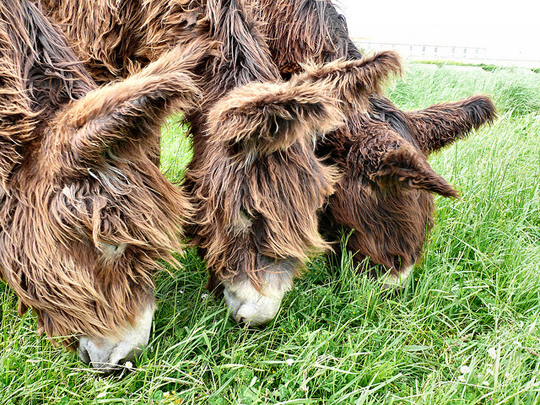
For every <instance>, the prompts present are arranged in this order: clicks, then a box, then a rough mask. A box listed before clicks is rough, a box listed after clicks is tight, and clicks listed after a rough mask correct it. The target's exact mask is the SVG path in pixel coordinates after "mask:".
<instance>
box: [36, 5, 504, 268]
mask: <svg viewBox="0 0 540 405" xmlns="http://www.w3.org/2000/svg"><path fill="white" fill-rule="evenodd" d="M45 1H46V3H47V4H48V9H50V10H52V13H53V14H54V18H55V20H56V21H60V22H61V21H64V22H69V23H71V22H72V20H73V18H71V17H70V16H73V15H75V14H77V15H79V16H85V15H86V14H88V10H89V9H93V10H94V9H95V10H98V12H97V15H102V16H103V14H104V13H106V11H105V8H104V7H106V6H110V7H112V8H114V12H112V13H110V12H109V14H110V15H113V16H114V18H115V21H116V22H115V23H114V24H109V25H108V28H107V30H108V31H107V30H105V31H103V33H107V32H114V33H115V34H114V35H104V36H103V37H101V38H99V36H97V35H96V34H95V27H94V26H93V25H92V24H91V21H90V22H89V21H88V19H87V18H86V19H85V20H81V19H79V20H77V24H75V25H76V27H73V28H67V30H68V35H70V36H71V38H72V39H73V40H78V41H80V42H79V45H80V47H79V52H80V53H81V55H83V56H84V57H85V58H88V60H89V61H90V63H91V64H94V63H96V64H97V65H99V64H100V63H101V68H103V67H105V69H106V70H107V71H108V72H109V74H110V75H111V76H115V75H117V74H118V72H122V69H123V71H124V72H129V71H130V70H129V69H126V68H123V66H124V65H130V64H131V65H133V66H136V65H138V64H142V63H143V62H141V61H142V60H143V59H141V55H145V56H144V58H147V59H152V58H155V57H156V55H157V54H159V52H160V51H161V50H163V49H166V48H167V47H169V46H171V44H173V43H181V44H185V43H188V42H189V41H191V40H192V39H193V38H194V37H195V36H199V37H201V38H206V39H208V38H213V39H217V40H220V41H222V43H223V46H222V49H221V56H220V57H219V58H216V59H215V60H214V61H213V62H211V63H210V64H208V65H207V66H206V68H204V69H201V71H200V74H201V77H202V81H203V82H204V83H205V106H204V107H203V108H202V109H201V111H200V112H197V113H196V114H192V115H189V116H188V121H189V122H190V123H191V124H192V133H193V134H194V151H195V158H194V160H193V162H192V163H191V165H190V172H189V173H188V187H189V190H190V191H191V193H192V195H194V196H196V200H197V201H198V203H197V205H198V206H199V207H200V208H199V212H200V213H202V212H205V211H206V212H207V213H206V214H204V215H202V216H199V218H198V221H197V222H198V223H199V224H209V223H210V222H211V219H210V218H211V217H214V218H215V217H219V215H221V214H220V213H219V212H218V211H216V209H218V210H219V209H221V208H222V207H223V201H221V200H219V198H218V200H216V201H215V202H211V198H210V194H211V193H214V192H216V191H215V190H213V189H212V187H216V185H219V184H220V183H215V182H216V181H217V179H219V181H220V182H232V183H225V185H224V184H221V185H219V187H223V188H225V187H226V185H227V186H231V187H232V189H234V190H247V189H248V188H247V187H245V186H242V187H240V186H232V184H236V183H238V184H239V183H242V182H249V181H252V180H253V179H251V180H250V179H249V177H247V178H245V179H243V180H242V177H241V176H253V178H257V176H260V174H259V172H260V173H263V170H264V173H266V171H267V170H269V169H271V168H272V166H268V165H269V163H267V162H257V163H256V164H255V167H258V168H259V169H258V170H259V172H257V173H249V172H245V173H242V174H241V175H240V174H239V173H241V171H240V169H236V170H234V171H232V173H234V174H235V175H236V176H239V177H237V178H236V180H233V179H232V177H231V175H228V174H225V173H226V172H227V170H231V169H230V165H227V162H230V160H231V159H232V158H231V156H238V150H236V149H235V148H238V147H239V145H242V147H247V144H248V143H249V144H250V145H251V148H252V150H253V148H255V149H257V148H260V150H259V151H260V152H262V151H266V152H271V151H273V150H275V149H274V148H278V149H279V148H281V149H283V148H285V147H289V148H292V147H293V146H294V145H295V143H294V139H296V137H297V136H299V135H298V134H296V132H295V133H294V134H293V132H291V131H288V132H285V134H287V136H288V138H281V139H279V140H278V139H277V138H272V142H271V143H265V142H264V137H259V138H257V141H256V142H251V140H252V139H253V135H252V134H247V133H246V131H241V130H240V129H238V131H239V132H238V133H235V132H234V131H233V128H234V127H236V128H238V125H240V123H241V121H237V122H234V121H228V124H227V125H231V127H229V128H223V127H221V129H219V128H218V129H216V130H214V132H212V134H216V135H215V136H216V137H217V138H219V139H222V138H223V137H224V136H225V137H228V138H227V142H228V145H227V148H225V147H224V146H223V145H222V147H221V148H219V147H216V146H209V144H208V142H207V141H208V139H209V138H206V137H205V136H203V135H202V134H203V133H205V131H206V126H205V125H206V124H205V123H206V120H207V112H208V111H209V110H210V108H211V107H212V106H213V105H214V103H215V102H216V100H218V99H220V98H221V97H223V95H224V94H225V93H226V92H227V91H228V90H230V89H232V88H234V87H236V86H239V85H243V84H246V83H249V82H251V81H271V82H272V81H276V77H277V76H278V75H281V76H282V77H283V78H285V79H288V80H289V79H290V80H291V82H293V83H297V84H298V83H303V82H304V81H305V83H310V82H313V81H317V80H319V79H318V78H317V77H316V75H314V74H313V73H312V69H319V70H318V72H319V74H322V75H324V76H325V77H326V79H325V80H326V82H327V84H328V85H329V86H330V85H332V86H334V91H331V92H330V95H331V96H332V97H334V98H338V99H340V100H342V102H343V104H342V111H343V112H344V113H345V114H346V116H347V125H346V127H345V128H342V129H340V130H338V131H336V132H333V133H330V134H328V135H327V136H325V137H322V138H318V141H317V154H318V155H319V156H320V157H321V158H326V159H327V160H326V162H327V163H330V164H332V165H336V166H337V167H338V168H339V172H340V173H341V180H339V183H338V184H337V186H336V192H335V194H334V195H333V196H332V197H331V198H330V199H329V200H328V205H327V210H326V213H325V215H323V221H322V226H321V229H322V230H323V231H324V233H325V234H326V235H334V236H332V237H331V240H332V241H333V240H335V235H336V234H337V230H338V229H339V228H341V227H344V228H345V229H356V231H357V233H362V232H364V233H365V235H364V236H362V237H359V239H360V240H362V241H363V242H362V243H359V242H358V243H357V242H354V240H355V238H357V237H356V236H353V237H351V241H350V243H349V248H350V250H352V251H357V250H359V251H360V252H361V254H360V256H362V255H364V256H369V257H371V260H372V262H373V263H376V264H384V265H385V266H386V267H387V268H394V269H396V268H399V267H400V266H397V264H396V263H397V262H399V263H400V264H401V265H403V264H407V265H408V264H412V263H414V261H415V260H416V259H417V258H418V257H419V256H420V252H421V250H422V245H423V243H424V240H425V235H426V221H427V222H428V223H430V221H431V213H432V210H433V208H432V197H431V196H430V195H429V194H428V193H429V192H437V193H441V194H443V195H447V196H448V195H454V194H455V192H453V191H452V189H451V187H450V186H449V185H448V184H447V183H446V182H445V181H444V180H443V179H442V178H440V176H437V175H436V174H435V173H434V172H433V171H432V170H431V168H430V167H429V165H428V163H427V162H426V159H425V156H424V155H423V154H422V153H421V152H424V153H425V154H427V153H429V152H430V151H432V150H435V149H437V148H440V147H442V146H444V145H446V144H448V143H449V142H452V141H453V140H454V139H456V138H459V137H461V136H464V135H465V134H466V133H467V132H468V131H470V130H471V129H472V128H476V127H478V126H479V125H481V124H482V123H484V122H489V121H490V120H492V119H493V117H494V108H493V105H492V104H491V102H490V101H489V100H487V99H485V98H482V99H471V100H469V101H467V102H465V103H468V104H467V105H465V104H463V103H461V104H460V102H458V103H457V104H446V105H442V106H435V107H432V108H430V109H427V110H425V111H421V112H417V113H402V112H400V111H398V110H397V109H395V108H392V109H391V113H389V112H388V111H386V110H385V108H383V107H381V106H382V105H388V103H389V102H388V100H385V99H383V98H380V97H379V98H377V99H373V98H372V99H370V98H369V97H368V96H369V95H370V94H371V93H375V94H380V91H381V87H382V85H383V81H384V80H383V79H384V78H385V77H387V74H388V72H389V71H391V72H394V73H397V74H399V73H400V65H399V63H396V61H395V56H394V55H393V54H391V53H389V54H386V56H382V55H379V56H377V57H376V58H375V59H373V60H370V59H364V60H363V61H361V60H360V58H361V54H360V52H359V51H358V49H356V47H355V46H354V44H353V43H352V41H351V40H350V38H349V35H348V31H347V26H346V22H345V19H344V18H343V16H340V15H339V13H337V11H336V9H335V7H334V6H333V4H332V2H331V1H330V0H242V1H229V2H220V1H217V0H212V1H208V2H207V1H203V0H200V1H188V0H185V1H179V2H178V1H170V0H147V1H143V2H142V3H141V4H142V7H140V8H139V9H137V11H136V12H135V13H134V14H129V15H127V14H120V13H119V12H118V11H117V10H120V9H122V8H123V7H126V6H125V5H124V4H123V2H120V3H118V4H120V6H118V5H116V4H114V5H112V4H109V3H110V1H108V0H93V1H92V2H75V3H74V2H72V1H71V0H45ZM141 1H142V0H141ZM133 3H135V2H133ZM53 4H54V7H53ZM79 18H82V17H79ZM161 19H163V22H161ZM135 21H144V22H143V23H141V25H138V24H139V23H136V22H135ZM124 24H125V25H129V26H130V27H132V28H130V29H132V30H134V31H133V32H136V35H129V36H125V34H123V31H122V28H120V26H121V25H124ZM66 26H67V25H66ZM89 30H91V31H93V33H92V34H89V33H88V31H89ZM145 35H146V37H145ZM111 38H114V41H112V43H111ZM138 38H145V39H142V40H139V39H138ZM127 40H129V41H130V44H132V45H133V46H134V48H135V49H136V50H133V51H132V52H131V53H130V52H127V51H126V52H123V51H122V52H123V53H122V52H120V56H115V52H112V53H111V52H109V53H108V56H107V58H105V57H103V58H99V57H96V55H100V53H101V52H103V50H108V49H125V48H126V45H122V46H120V45H119V44H121V43H123V42H126V41H127ZM125 58H128V59H129V61H130V62H129V64H126V63H119V62H118V61H121V60H123V59H125ZM101 59H103V60H105V59H106V60H105V62H103V61H102V60H101ZM343 60H348V62H344V61H343ZM323 62H329V64H328V65H327V66H328V68H329V69H334V72H337V73H336V74H329V73H328V72H327V73H324V69H323V68H320V65H321V63H323ZM372 62H375V63H372ZM334 63H337V64H341V65H340V66H341V67H340V69H336V68H335V66H334V67H332V64H334ZM347 63H350V65H349V66H348V67H347V65H346V64H347ZM362 63H367V64H371V65H372V66H373V67H374V70H373V72H372V73H376V74H371V75H369V74H367V76H365V77H363V78H360V77H359V76H358V75H357V73H358V72H356V73H355V69H359V68H361V64H362ZM377 63H379V64H380V65H379V67H377ZM313 66H316V67H315V68H314V67H313ZM381 66H386V68H385V69H380V67H381ZM302 72H304V73H302ZM348 72H350V73H354V74H353V75H352V76H350V77H352V78H353V80H349V79H348V77H349V76H348ZM364 72H366V73H367V72H368V71H367V70H365V69H364ZM377 72H384V73H383V75H380V74H377ZM296 73H299V75H298V76H293V74H296ZM120 74H125V73H120ZM351 84H352V85H351ZM238 94H239V95H240V94H243V95H246V96H247V94H246V93H238ZM249 97H252V99H250V100H249V102H250V103H257V100H255V99H256V97H255V96H253V95H250V96H249ZM376 100H379V101H376ZM233 102H234V103H236V102H237V101H233ZM366 110H368V111H369V114H368V115H365V114H363V113H362V112H365V111H366ZM474 110H476V113H471V111H474ZM225 111H229V110H227V109H226V110H225ZM270 116H271V114H270ZM405 116H406V117H408V118H407V119H405V118H404V117H405ZM426 117H427V118H429V120H427V121H426ZM259 118H261V119H264V118H263V117H262V116H260V117H259ZM216 119H220V120H221V119H222V117H221V115H219V114H217V115H216ZM249 119H250V121H252V120H254V119H255V118H254V115H252V116H251V117H250V118H249ZM268 123H271V121H268ZM261 124H263V123H261ZM432 124H433V125H432ZM435 124H436V125H435ZM219 125H222V124H219ZM249 128H250V127H248V129H249ZM269 129H270V126H269V125H266V127H265V130H266V131H268V130H269ZM216 131H217V132H216ZM249 131H251V129H249ZM310 131H311V130H307V128H306V133H310ZM267 133H269V132H267ZM198 134H199V135H198ZM411 134H412V135H411ZM291 136H292V138H290V137H291ZM239 139H242V142H237V141H238V140H239ZM222 140H223V139H222ZM226 150H227V152H225V151H226ZM219 153H222V154H223V155H220V154H219ZM288 153H293V152H290V151H289V150H287V154H288ZM293 154H294V153H293ZM228 155H230V156H228ZM248 155H249V156H251V161H253V156H254V154H253V153H251V154H247V153H244V155H243V156H244V157H245V156H248ZM258 156H260V155H258ZM221 159H223V161H222V162H221ZM287 159H288V160H290V159H289V158H287ZM303 159H308V160H311V161H313V162H318V161H317V159H316V158H315V157H311V156H310V157H309V158H307V157H306V156H304V157H303ZM233 161H236V159H233ZM309 165H310V164H308V166H307V167H309ZM283 167H286V165H285V166H283ZM315 167H317V168H319V169H317V171H318V172H319V173H322V172H323V171H324V169H323V166H321V165H320V162H319V163H317V164H316V166H315ZM201 168H204V170H203V169H201ZM272 170H274V172H273V173H275V172H276V171H275V169H272ZM289 170H290V169H289ZM204 171H208V172H207V173H206V174H204ZM208 173H215V174H219V175H220V176H218V177H217V178H216V179H213V180H204V179H205V178H206V177H207V176H208ZM221 175H222V176H221ZM314 177H315V178H318V177H320V176H319V175H315V176H314ZM324 177H325V176H323V178H324ZM293 178H296V177H294V176H293ZM298 181H300V177H298ZM196 183H198V184H199V186H195V184H196ZM203 183H206V184H207V185H205V186H203V185H202V184H203ZM277 184H278V183H276V186H277ZM285 184H287V185H289V182H285ZM359 184H360V185H361V186H358V185H359ZM197 187H199V189H197ZM201 190H206V191H201ZM328 190H330V189H329V188H328ZM295 192H296V191H295V190H290V192H289V193H288V194H287V195H289V196H292V195H295V194H294V193H295ZM308 194H309V193H308ZM325 194H326V192H324V193H323V195H325ZM235 197H240V194H236V195H235ZM220 198H221V197H220ZM231 198H232V197H231ZM281 198H282V199H283V196H281ZM307 200H309V198H307V199H306V201H307ZM206 203H208V204H209V205H208V206H206V207H205V208H202V206H203V205H204V204H206ZM214 204H217V205H214ZM300 205H301V204H300ZM314 206H315V204H312V205H311V207H314ZM364 207H366V208H365V210H364ZM378 210H380V212H379V211H378ZM237 212H245V210H244V211H242V209H241V208H239V209H237ZM301 215H306V213H302V214H301ZM225 217H226V216H225ZM244 217H245V214H242V215H239V214H238V215H237V216H236V217H235V218H236V219H238V218H243V219H245V218H244ZM364 217H365V220H364ZM246 218H248V219H249V221H252V218H251V217H249V216H247V217H246ZM249 221H248V222H249ZM218 222H219V221H218ZM244 222H245V221H244ZM249 223H250V224H251V222H249ZM310 223H311V222H310ZM384 224H390V225H388V227H386V228H385V225H384ZM216 226H217V225H216ZM303 226H306V225H303ZM376 227H379V228H378V229H379V230H380V235H375V236H373V238H372V237H371V234H372V232H373V230H372V228H373V229H374V228H376ZM285 229H287V228H285ZM291 229H292V228H291ZM305 229H311V228H310V227H309V226H307V228H305ZM394 230H395V231H394ZM212 232H214V231H212ZM295 232H296V231H295ZM194 233H195V234H205V232H202V233H201V231H200V229H196V232H194ZM211 234H212V233H211V232H210V233H208V234H207V238H208V240H211V236H210V235H211ZM404 235H405V236H404ZM407 235H409V236H407ZM229 238H230V237H229ZM370 238H372V239H370ZM203 239H204V238H203V237H197V238H196V239H195V241H196V242H198V243H200V244H201V246H203V247H206V248H208V247H209V246H210V245H211V243H210V242H208V241H207V242H204V241H203ZM217 239H218V240H220V242H219V243H224V242H223V240H222V239H221V238H217ZM227 240H232V239H227ZM284 240H287V238H285V239H284ZM400 240H403V241H400ZM257 243H258V242H257ZM224 244H225V245H229V243H224ZM216 245H217V242H216ZM239 246H240V245H239ZM275 246H279V248H280V249H282V248H284V246H281V245H277V244H276V245H275ZM307 247H308V246H304V251H305V249H306V248H307ZM307 250H309V249H307ZM203 251H204V249H203ZM213 251H214V249H213V248H212V249H210V252H213ZM209 254H210V255H211V254H213V253H208V254H207V259H209V261H210V262H212V259H210V258H209ZM273 254H274V255H275V253H273ZM224 257H225V256H224ZM272 257H273V256H272ZM280 257H281V256H280ZM233 267H234V266H233Z"/></svg>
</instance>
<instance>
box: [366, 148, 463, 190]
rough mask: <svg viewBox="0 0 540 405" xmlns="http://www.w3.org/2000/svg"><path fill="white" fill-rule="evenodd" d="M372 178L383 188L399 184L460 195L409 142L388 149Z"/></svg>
mask: <svg viewBox="0 0 540 405" xmlns="http://www.w3.org/2000/svg"><path fill="white" fill-rule="evenodd" d="M371 179H372V180H373V181H375V182H377V183H378V184H379V186H381V188H387V187H391V186H392V185H398V184H399V186H402V187H403V186H404V187H405V188H415V189H421V190H425V191H429V192H432V193H437V194H440V195H442V196H444V197H457V196H458V193H457V191H456V190H454V189H453V188H452V186H451V185H450V184H448V182H447V181H446V180H445V179H444V178H443V177H442V176H440V175H439V174H437V173H435V171H434V170H433V169H432V168H431V166H430V165H429V163H428V162H427V161H426V159H425V158H424V156H423V155H422V154H421V153H419V151H418V150H417V149H416V148H415V147H414V146H412V145H411V144H409V143H408V142H407V143H404V144H402V145H400V146H399V147H397V148H395V149H389V150H387V151H386V154H385V155H384V157H383V158H382V161H381V165H380V167H379V170H378V171H377V172H376V173H374V174H373V175H372V176H371Z"/></svg>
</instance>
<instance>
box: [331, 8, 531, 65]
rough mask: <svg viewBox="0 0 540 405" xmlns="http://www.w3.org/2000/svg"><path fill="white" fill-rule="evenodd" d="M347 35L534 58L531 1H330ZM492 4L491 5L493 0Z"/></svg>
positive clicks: (494, 54) (503, 56) (507, 56)
mask: <svg viewBox="0 0 540 405" xmlns="http://www.w3.org/2000/svg"><path fill="white" fill-rule="evenodd" d="M334 2H335V4H337V6H338V8H339V9H340V10H341V12H342V13H343V14H345V17H346V18H347V22H348V24H349V31H350V34H351V36H352V37H360V38H369V39H371V40H374V41H384V42H386V41H389V42H404V43H413V44H418V45H421V44H423V45H456V46H475V47H483V48H486V51H487V52H488V53H489V54H490V55H493V57H501V58H513V57H516V56H520V57H521V58H527V59H535V60H540V23H539V13H538V3H537V5H536V6H533V5H534V4H535V3H536V2H533V1H532V0H513V1H508V0H507V1H500V2H495V1H493V0H492V1H484V0H482V1H475V0H453V1H444V2H442V1H440V2H439V1H436V0H431V1H428V0H407V1H404V0H385V1H365V0H334ZM495 3H497V5H496V4H495Z"/></svg>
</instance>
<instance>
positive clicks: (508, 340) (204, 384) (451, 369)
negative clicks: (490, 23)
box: [0, 64, 540, 405]
mask: <svg viewBox="0 0 540 405" xmlns="http://www.w3.org/2000/svg"><path fill="white" fill-rule="evenodd" d="M474 93H483V94H488V95H491V96H492V97H493V99H494V101H495V103H496V105H497V106H498V108H499V113H500V118H499V120H498V121H497V122H496V123H495V124H494V125H492V126H491V127H488V128H484V129H482V130H481V131H478V132H477V133H474V134H472V135H471V136H470V138H469V139H468V140H465V141H460V142H458V143H457V144H455V145H453V146H451V147H449V148H447V149H445V150H444V151H443V152H441V153H439V154H437V155H434V156H432V157H431V158H430V162H431V163H432V165H433V167H434V168H435V169H436V170H437V172H439V173H441V174H442V175H444V176H445V177H446V179H448V180H449V181H450V182H451V183H452V184H455V185H456V187H457V188H458V189H459V190H460V191H461V195H462V197H461V199H460V200H448V199H443V198H438V199H437V207H438V211H437V217H436V225H435V227H434V229H433V231H432V233H431V235H430V237H429V240H428V242H427V244H426V251H425V256H424V260H423V261H422V263H420V264H419V265H417V266H416V268H415V273H414V277H412V278H411V279H410V282H409V283H408V285H407V286H406V289H405V290H404V291H403V292H402V293H400V294H399V295H397V296H394V297H387V296H385V295H383V294H382V293H381V292H380V289H379V286H378V285H377V284H376V283H375V282H373V281H370V280H368V279H366V278H365V277H357V276H355V275H354V273H353V271H352V270H351V269H350V265H349V262H348V260H347V258H342V263H341V265H340V266H329V265H328V264H327V263H326V260H325V259H324V258H318V259H316V260H314V261H313V262H312V263H311V264H310V266H309V271H308V272H307V274H306V275H305V277H304V278H303V279H301V280H299V281H298V282H297V283H296V286H295V287H294V290H293V291H292V292H291V293H290V294H288V295H287V296H286V298H285V300H284V302H283V307H282V309H281V311H280V313H279V314H278V316H277V319H276V320H275V321H274V322H273V323H272V324H270V325H269V326H268V327H267V328H265V329H263V330H260V331H249V330H244V329H242V328H240V327H238V326H237V325H235V324H234V323H233V322H232V321H231V320H229V319H228V318H227V313H226V310H225V309H224V306H223V303H222V302H220V301H219V300H216V299H215V298H213V297H212V296H210V295H208V293H207V292H206V291H205V289H204V284H205V279H206V275H205V273H204V271H203V269H204V265H203V263H201V262H200V261H199V260H198V259H197V258H196V256H195V254H194V252H191V251H189V252H187V255H186V257H185V259H183V262H184V264H185V268H184V269H183V270H180V269H171V274H166V273H163V274H160V275H159V277H158V279H157V292H156V296H157V300H158V304H159V309H158V311H157V313H156V317H155V324H154V331H153V334H152V341H151V344H150V345H149V347H148V348H147V349H146V351H145V352H144V353H143V355H142V356H141V358H140V361H139V363H138V368H137V369H136V370H135V371H133V372H126V373H124V374H123V375H122V376H121V377H119V376H110V377H100V376H99V375H96V374H95V373H94V372H93V371H92V370H90V369H88V368H87V367H86V366H84V365H83V364H81V363H80V362H79V361H78V360H77V358H76V356H75V355H73V354H70V353H67V352H65V351H64V350H62V349H60V348H55V347H53V346H52V345H51V344H50V343H49V342H48V341H47V340H46V339H44V338H39V337H37V336H36V334H35V330H36V321H35V318H34V316H33V315H31V314H28V315H25V316H24V317H23V318H22V319H20V318H18V317H17V315H16V307H17V300H16V297H15V296H14V294H13V293H12V292H11V291H10V290H9V289H8V288H7V287H6V286H5V285H4V284H1V285H0V303H1V310H0V311H1V312H0V322H1V325H0V403H1V404H42V403H48V404H68V403H82V404H135V403H141V404H147V403H154V404H179V403H182V404H311V403H313V404H358V405H360V404H427V405H430V404H437V405H443V404H538V403H540V377H539V376H540V359H539V356H538V353H539V352H540V276H539V275H540V75H538V74H535V73H531V72H530V71H524V70H519V69H495V70H492V71H486V70H483V69H480V68H478V69H472V70H471V69H467V70H464V69H462V68H460V67H452V66H438V65H421V64H411V65H410V66H409V67H408V73H407V75H406V77H405V79H404V80H403V81H399V82H398V83H397V84H396V85H395V86H394V87H392V88H391V89H389V91H388V94H389V96H390V98H391V99H392V100H394V102H395V103H397V104H398V105H399V106H400V107H402V108H404V109H417V108H423V107H426V106H428V105H430V104H433V103H437V102H442V101H452V100H457V99H459V98H462V97H466V96H468V95H470V94H474ZM163 142H164V152H163V158H162V165H163V168H164V170H166V172H167V175H168V176H169V178H170V179H171V180H174V181H178V180H179V179H181V175H182V170H183V166H184V165H185V164H186V161H187V160H188V156H189V149H188V147H187V143H186V141H185V140H184V138H183V135H182V128H181V127H178V126H174V125H172V124H171V126H169V129H168V130H167V131H165V139H164V141H163ZM178 160H180V163H178ZM469 370H470V371H469ZM464 371H469V372H466V373H464Z"/></svg>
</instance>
